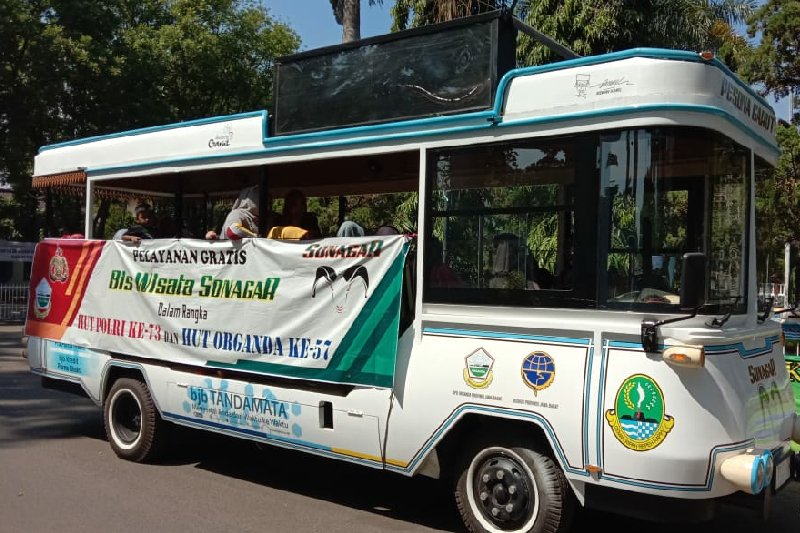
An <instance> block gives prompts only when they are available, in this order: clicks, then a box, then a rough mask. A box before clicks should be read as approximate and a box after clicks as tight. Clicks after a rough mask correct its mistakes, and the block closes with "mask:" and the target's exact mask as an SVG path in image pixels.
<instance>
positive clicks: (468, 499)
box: [455, 445, 575, 533]
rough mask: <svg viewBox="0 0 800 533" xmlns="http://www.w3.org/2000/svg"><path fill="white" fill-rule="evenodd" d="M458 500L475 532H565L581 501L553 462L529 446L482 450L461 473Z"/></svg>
mask: <svg viewBox="0 0 800 533" xmlns="http://www.w3.org/2000/svg"><path fill="white" fill-rule="evenodd" d="M456 475H457V476H458V477H457V480H456V488H455V499H456V505H457V506H458V511H459V513H460V514H461V518H462V520H463V521H464V525H465V526H466V527H467V529H468V530H469V531H471V532H472V533H499V532H504V533H508V532H516V533H563V532H565V531H567V530H568V529H569V527H570V523H571V520H572V515H573V512H574V510H575V507H574V506H575V497H574V494H573V493H572V490H571V489H570V487H569V484H568V483H567V479H566V477H565V476H564V472H563V471H562V470H561V468H560V467H559V466H558V465H557V464H556V463H555V461H554V460H553V459H551V458H550V457H547V456H546V455H542V454H540V453H538V452H535V451H533V450H529V449H527V448H523V447H506V446H500V445H488V446H478V447H476V448H475V449H474V450H473V451H472V452H470V453H467V454H465V456H464V458H463V459H462V461H461V462H460V464H459V466H458V471H457V472H456Z"/></svg>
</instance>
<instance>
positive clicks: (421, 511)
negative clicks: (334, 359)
mask: <svg viewBox="0 0 800 533" xmlns="http://www.w3.org/2000/svg"><path fill="white" fill-rule="evenodd" d="M21 353H22V345H21V328H20V327H19V326H9V325H0V533H8V532H26V533H37V532H51V531H59V532H64V533H69V532H81V533H89V532H95V531H96V532H128V531H130V532H136V533H140V532H146V533H153V532H161V531H168V532H182V531H186V532H192V533H211V532H216V531H220V532H223V531H224V532H226V533H231V532H247V531H254V532H255V531H257V532H260V533H264V532H273V531H274V532H283V531H290V532H306V531H308V532H315V531H318V532H338V531H342V532H374V531H413V532H417V531H461V530H462V526H461V522H460V519H459V517H458V514H457V512H456V509H455V505H454V503H453V501H452V498H451V495H450V493H449V490H448V487H447V486H445V485H444V484H443V483H441V482H438V481H435V480H429V479H426V478H419V479H408V478H405V477H402V476H398V475H394V474H387V473H383V472H380V471H373V470H370V469H367V468H364V467H358V466H354V465H349V464H345V463H340V462H338V461H332V460H325V459H320V458H317V457H314V456H309V455H307V454H302V453H299V452H291V451H286V450H280V449H275V448H269V447H267V448H259V447H258V446H256V445H255V444H253V443H250V442H247V441H242V440H238V439H233V438H228V437H222V436H216V435H213V434H210V433H207V432H199V431H193V430H179V431H176V435H175V440H174V445H173V446H172V449H171V450H170V452H169V454H168V455H167V457H166V459H165V460H164V461H162V462H161V463H159V464H157V465H143V464H135V463H130V462H127V461H123V460H120V459H118V458H117V457H116V456H115V455H114V453H113V452H112V451H111V448H110V447H109V445H108V442H107V441H106V438H105V433H104V430H103V421H102V415H101V412H100V409H99V408H97V407H96V406H95V405H94V404H93V403H92V402H90V401H89V400H88V399H85V398H81V397H78V396H72V395H68V394H65V393H61V392H56V391H50V390H46V389H42V388H41V386H40V382H39V378H38V377H36V376H34V375H32V374H31V373H30V372H29V371H28V366H27V362H26V361H25V359H23V358H22V356H21ZM798 524H800V483H793V484H791V486H790V487H789V488H788V489H786V490H784V491H783V492H781V493H780V494H778V495H777V497H776V498H775V499H774V501H773V509H772V514H771V517H770V519H769V520H767V521H766V522H764V521H761V520H760V519H759V518H758V517H757V516H756V514H755V513H754V512H752V511H750V510H746V509H740V508H734V507H730V506H723V507H722V511H721V514H720V516H719V517H718V518H717V519H716V520H715V521H714V522H712V523H708V524H701V525H698V526H675V525H663V524H658V523H652V522H640V521H633V520H629V519H625V518H622V517H619V516H616V515H610V514H605V513H595V512H589V513H583V514H582V515H581V516H580V518H579V521H578V522H577V523H576V525H575V527H574V528H573V531H575V532H580V531H589V530H596V529H597V528H602V529H606V528H619V527H622V528H625V529H628V528H636V529H642V530H645V531H647V532H648V533H652V532H658V531H681V532H690V531H697V532H698V533H699V532H703V533H711V532H725V533H737V532H742V533H745V532H747V533H751V532H752V531H753V530H754V529H757V530H761V531H775V532H787V533H788V532H792V531H798V530H799V529H800V526H799V525H798Z"/></svg>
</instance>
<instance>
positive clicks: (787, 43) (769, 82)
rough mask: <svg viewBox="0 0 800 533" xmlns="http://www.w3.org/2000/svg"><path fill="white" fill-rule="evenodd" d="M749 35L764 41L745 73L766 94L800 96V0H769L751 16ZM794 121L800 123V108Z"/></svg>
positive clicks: (761, 42)
mask: <svg viewBox="0 0 800 533" xmlns="http://www.w3.org/2000/svg"><path fill="white" fill-rule="evenodd" d="M747 32H748V35H749V36H750V37H751V38H754V37H758V36H760V43H759V44H758V45H757V46H756V47H755V48H754V49H753V53H752V54H751V55H750V56H749V57H748V58H747V59H746V60H745V61H744V63H743V65H742V68H741V69H740V73H741V75H742V76H743V77H744V78H745V79H747V80H748V81H749V82H751V83H757V84H760V85H761V87H762V93H763V94H767V93H772V94H774V95H775V96H781V97H783V96H790V97H791V98H793V99H795V100H796V99H797V98H800V1H798V0H769V1H768V2H766V3H765V4H764V5H762V6H761V7H760V8H758V10H756V12H755V13H754V14H753V15H752V16H751V17H750V18H749V20H748V27H747ZM792 108H793V109H795V110H798V112H797V113H795V115H794V117H793V119H794V121H795V122H796V123H797V122H800V109H798V107H797V106H792Z"/></svg>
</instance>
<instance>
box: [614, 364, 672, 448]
mask: <svg viewBox="0 0 800 533" xmlns="http://www.w3.org/2000/svg"><path fill="white" fill-rule="evenodd" d="M606 420H607V421H608V424H609V425H610V426H611V429H612V430H613V431H614V436H615V437H616V438H617V440H618V441H620V442H621V443H622V445H623V446H625V447H626V448H628V449H630V450H635V451H637V452H644V451H647V450H652V449H653V448H655V447H656V446H658V445H659V444H661V443H662V442H664V439H666V438H667V434H669V432H670V431H671V430H672V428H673V427H674V426H675V419H674V418H672V417H671V416H669V415H668V414H666V413H665V411H664V394H663V393H662V392H661V387H659V386H658V383H656V382H655V380H654V379H653V378H651V377H649V376H645V375H644V374H634V375H632V376H630V377H629V378H628V379H626V380H625V381H623V382H622V385H621V386H620V388H619V390H618V391H617V398H616V402H615V403H614V409H609V410H608V411H606Z"/></svg>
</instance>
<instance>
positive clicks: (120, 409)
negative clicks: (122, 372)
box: [113, 394, 142, 444]
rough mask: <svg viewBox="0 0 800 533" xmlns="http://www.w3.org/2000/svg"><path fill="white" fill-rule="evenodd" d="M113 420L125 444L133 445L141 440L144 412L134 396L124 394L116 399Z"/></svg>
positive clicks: (117, 432)
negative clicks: (138, 439) (137, 440)
mask: <svg viewBox="0 0 800 533" xmlns="http://www.w3.org/2000/svg"><path fill="white" fill-rule="evenodd" d="M113 420H114V429H115V430H116V431H115V433H116V434H117V435H118V436H119V438H120V440H122V441H123V442H124V443H125V444H131V443H132V442H135V441H136V439H137V438H139V433H140V432H141V431H142V411H141V409H140V408H139V404H138V403H137V402H136V399H135V398H134V397H133V396H132V395H130V394H123V395H121V396H119V397H118V398H117V399H116V401H115V402H114V410H113Z"/></svg>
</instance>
